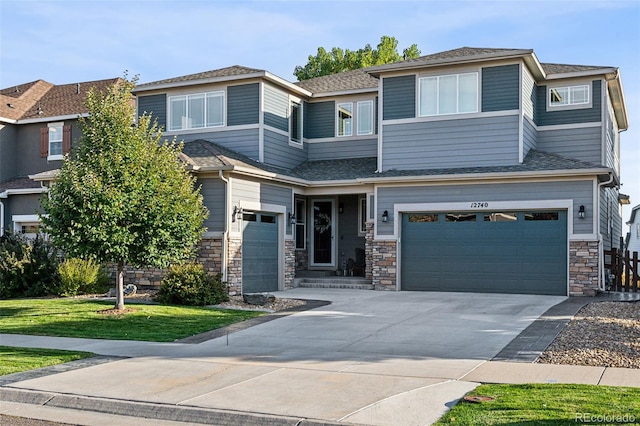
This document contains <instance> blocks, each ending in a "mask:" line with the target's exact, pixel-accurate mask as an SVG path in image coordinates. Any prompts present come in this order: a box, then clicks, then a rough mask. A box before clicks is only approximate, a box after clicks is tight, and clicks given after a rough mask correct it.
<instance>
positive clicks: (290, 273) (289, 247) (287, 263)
mask: <svg viewBox="0 0 640 426" xmlns="http://www.w3.org/2000/svg"><path fill="white" fill-rule="evenodd" d="M296 254H297V252H296V242H295V240H284V289H285V290H289V289H292V288H293V280H294V279H295V277H296Z"/></svg>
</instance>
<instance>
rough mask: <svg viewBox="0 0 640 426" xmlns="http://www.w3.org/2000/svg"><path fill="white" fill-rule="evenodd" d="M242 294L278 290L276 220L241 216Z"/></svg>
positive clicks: (268, 217)
mask: <svg viewBox="0 0 640 426" xmlns="http://www.w3.org/2000/svg"><path fill="white" fill-rule="evenodd" d="M242 224H243V232H242V292H243V293H259V292H265V291H276V290H278V217H277V216H276V215H273V214H266V213H252V214H244V215H243V216H242Z"/></svg>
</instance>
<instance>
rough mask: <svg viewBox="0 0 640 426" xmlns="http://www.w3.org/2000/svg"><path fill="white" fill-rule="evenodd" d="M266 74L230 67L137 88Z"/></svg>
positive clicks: (241, 67) (245, 68)
mask: <svg viewBox="0 0 640 426" xmlns="http://www.w3.org/2000/svg"><path fill="white" fill-rule="evenodd" d="M261 72H265V71H264V70H261V69H257V68H248V67H243V66H240V65H233V66H230V67H225V68H220V69H217V70H211V71H205V72H199V73H196V74H189V75H183V76H180V77H174V78H167V79H165V80H158V81H152V82H150V83H144V84H139V85H138V86H136V88H145V87H147V86H154V85H157V84H170V83H181V82H185V81H197V80H206V79H209V78H217V77H232V76H237V75H244V74H254V73H261Z"/></svg>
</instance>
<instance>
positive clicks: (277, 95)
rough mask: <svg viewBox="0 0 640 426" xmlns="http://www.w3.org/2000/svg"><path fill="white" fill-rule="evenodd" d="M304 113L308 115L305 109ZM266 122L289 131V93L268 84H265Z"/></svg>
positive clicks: (267, 124) (268, 124)
mask: <svg viewBox="0 0 640 426" xmlns="http://www.w3.org/2000/svg"><path fill="white" fill-rule="evenodd" d="M303 114H305V115H306V111H304V110H303ZM306 118H307V117H304V118H303V119H306ZM264 124H265V125H266V126H271V127H275V128H276V129H279V130H282V131H283V132H288V131H289V95H287V93H285V92H283V91H282V90H279V89H276V88H275V87H273V86H270V85H268V84H265V85H264Z"/></svg>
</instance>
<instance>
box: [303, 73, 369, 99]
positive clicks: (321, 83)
mask: <svg viewBox="0 0 640 426" xmlns="http://www.w3.org/2000/svg"><path fill="white" fill-rule="evenodd" d="M378 83H379V81H378V79H377V78H375V77H374V76H372V75H371V74H369V73H367V71H366V69H357V70H351V71H343V72H340V73H337V74H331V75H324V76H322V77H316V78H310V79H308V80H302V81H298V82H296V83H294V84H296V85H297V86H300V87H302V88H303V89H307V90H308V91H310V92H312V93H313V94H314V95H315V94H328V93H334V92H345V91H346V92H355V91H358V92H362V91H367V92H370V91H377V90H378Z"/></svg>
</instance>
